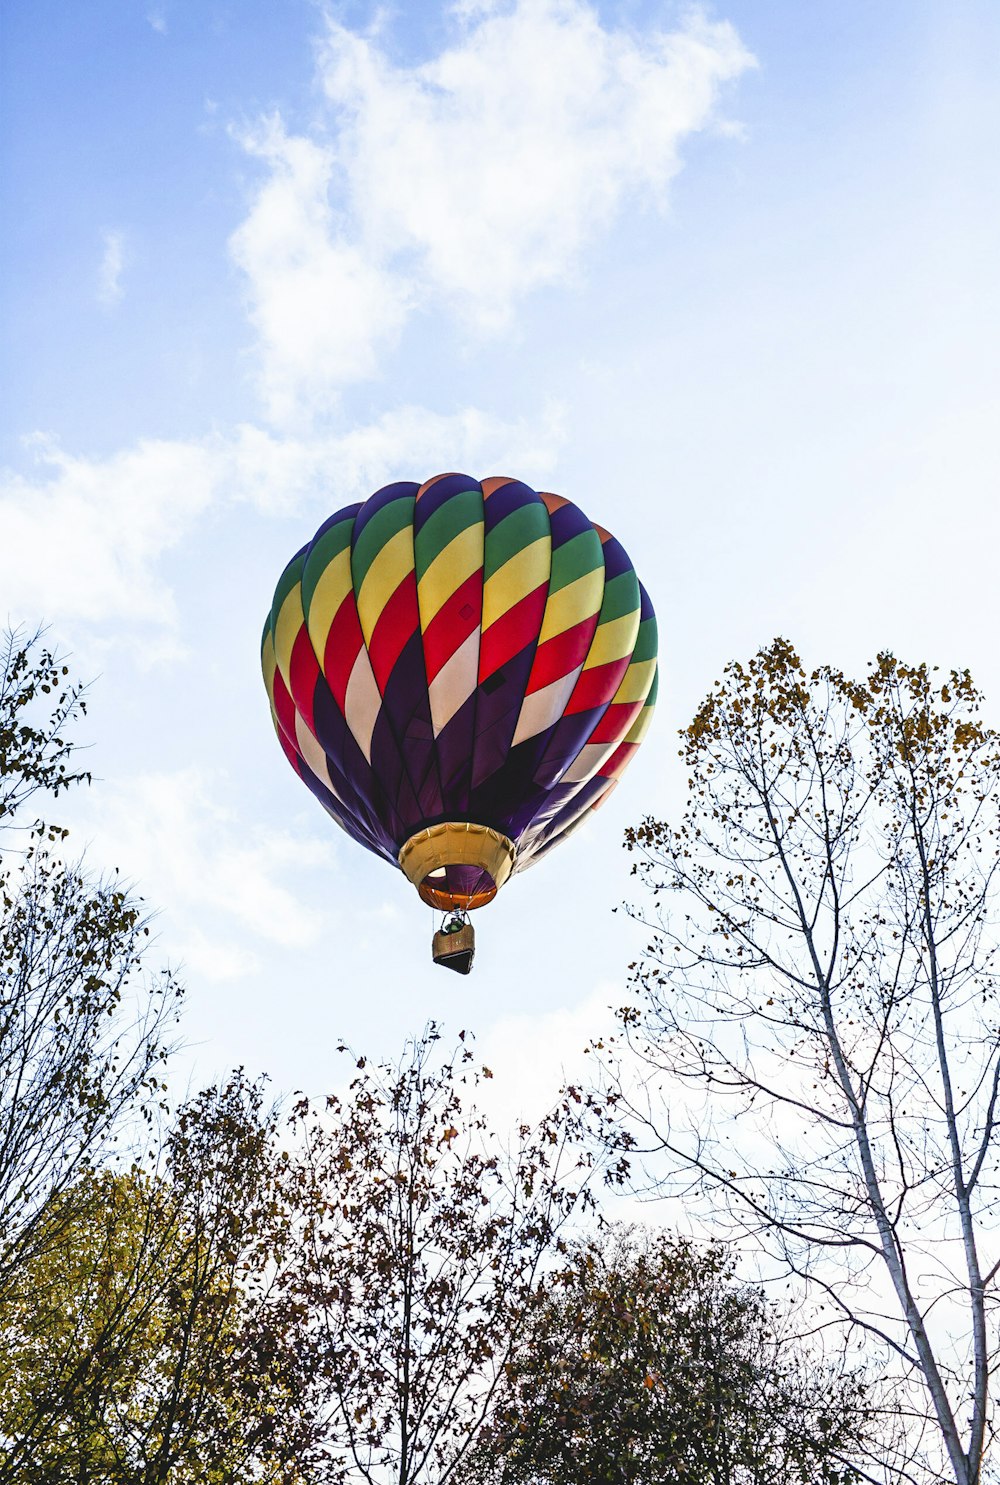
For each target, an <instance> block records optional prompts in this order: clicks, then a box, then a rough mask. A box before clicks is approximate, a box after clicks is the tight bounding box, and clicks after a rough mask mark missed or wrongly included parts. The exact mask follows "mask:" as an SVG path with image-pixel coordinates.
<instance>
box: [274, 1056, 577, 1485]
mask: <svg viewBox="0 0 1000 1485" xmlns="http://www.w3.org/2000/svg"><path fill="white" fill-rule="evenodd" d="M437 1040H438V1033H437V1032H436V1030H435V1029H434V1028H433V1027H431V1028H429V1030H428V1031H426V1032H425V1033H424V1035H423V1036H422V1037H421V1038H420V1039H419V1040H418V1041H416V1042H414V1043H412V1044H411V1045H410V1046H409V1047H408V1049H407V1052H406V1053H405V1055H404V1056H403V1058H402V1059H401V1061H400V1062H399V1064H398V1065H391V1064H381V1065H379V1066H373V1065H372V1064H371V1063H369V1062H367V1061H366V1059H365V1058H363V1057H359V1058H357V1059H356V1064H355V1069H354V1077H353V1079H352V1081H351V1084H350V1089H349V1091H348V1093H347V1095H346V1096H345V1097H344V1098H343V1099H340V1098H330V1099H328V1100H327V1102H326V1107H325V1108H320V1109H312V1108H310V1106H309V1105H308V1104H307V1103H302V1104H300V1105H299V1106H298V1108H297V1109H296V1111H295V1114H294V1119H293V1123H294V1128H295V1135H296V1139H295V1147H296V1148H297V1149H298V1150H299V1151H301V1152H302V1153H301V1156H300V1157H294V1156H293V1158H292V1164H291V1166H290V1172H291V1193H290V1197H289V1206H290V1207H291V1208H292V1210H294V1211H295V1212H296V1213H297V1220H298V1223H299V1227H298V1231H299V1233H300V1240H301V1243H300V1248H299V1259H298V1262H297V1263H293V1264H292V1265H291V1266H290V1268H289V1270H288V1271H287V1273H286V1274H285V1275H284V1276H283V1279H282V1284H283V1288H284V1293H285V1295H286V1297H287V1301H288V1303H289V1304H291V1305H294V1306H297V1307H300V1308H303V1309H304V1310H305V1311H306V1312H307V1313H308V1315H309V1316H310V1317H311V1318H310V1320H309V1321H308V1322H307V1325H306V1331H307V1336H308V1360H307V1362H306V1363H305V1364H304V1370H306V1371H311V1373H312V1375H313V1378H314V1388H313V1394H312V1396H313V1400H314V1403H313V1405H314V1407H315V1411H316V1413H317V1414H319V1413H321V1412H322V1410H323V1407H324V1403H325V1406H326V1426H325V1437H323V1438H321V1439H319V1441H318V1443H317V1446H316V1448H315V1449H314V1451H313V1452H312V1454H311V1456H310V1460H309V1478H310V1479H315V1480H327V1481H347V1480H350V1481H367V1482H371V1485H376V1482H378V1485H381V1482H383V1481H388V1480H393V1481H398V1485H418V1482H428V1485H448V1482H449V1481H460V1480H463V1479H464V1478H465V1475H464V1473H463V1471H464V1469H465V1466H466V1461H467V1459H468V1456H469V1454H470V1452H471V1449H472V1447H473V1445H474V1443H475V1440H476V1437H477V1435H478V1433H479V1431H480V1429H481V1428H482V1426H483V1424H484V1423H485V1421H486V1420H487V1419H488V1418H489V1417H490V1414H491V1411H492V1408H493V1405H494V1402H495V1399H496V1397H497V1393H498V1389H499V1387H500V1385H501V1382H502V1379H503V1377H504V1375H505V1372H504V1368H505V1364H506V1362H507V1361H508V1359H509V1357H510V1356H511V1355H512V1353H513V1351H514V1348H515V1347H516V1345H517V1342H518V1337H519V1328H520V1325H521V1323H522V1318H521V1317H522V1312H523V1309H524V1306H525V1304H526V1302H527V1300H528V1298H529V1297H530V1295H531V1293H532V1292H533V1289H534V1287H535V1285H536V1283H537V1281H538V1278H539V1275H540V1273H541V1271H542V1269H543V1267H544V1266H545V1265H546V1263H547V1262H550V1261H551V1257H552V1255H553V1254H554V1252H555V1251H556V1249H557V1247H558V1244H559V1241H560V1238H559V1234H560V1230H561V1228H562V1227H563V1225H564V1224H565V1222H566V1221H567V1219H568V1218H569V1216H570V1215H571V1213H572V1212H573V1211H574V1209H575V1208H577V1206H578V1205H579V1204H580V1203H581V1202H586V1187H587V1182H588V1179H589V1175H590V1171H589V1167H588V1163H587V1161H585V1160H584V1159H583V1158H582V1156H581V1154H580V1152H579V1149H578V1147H577V1145H576V1135H577V1133H578V1132H579V1120H578V1117H577V1115H576V1112H575V1110H576V1104H575V1103H574V1101H573V1096H572V1095H571V1096H569V1097H568V1098H567V1100H566V1102H565V1103H564V1104H562V1105H560V1106H559V1107H558V1108H557V1109H556V1110H554V1112H553V1113H552V1114H551V1115H550V1116H549V1117H548V1118H546V1119H545V1120H543V1121H542V1123H541V1124H540V1125H539V1126H538V1128H536V1129H532V1128H530V1127H529V1126H527V1125H523V1126H522V1127H521V1128H520V1131H519V1136H518V1140H517V1142H516V1143H515V1146H514V1148H513V1150H512V1151H507V1150H505V1149H504V1148H503V1147H502V1146H501V1145H500V1143H499V1142H498V1141H497V1140H496V1139H495V1138H493V1137H492V1136H491V1135H490V1134H489V1131H488V1130H487V1127H486V1123H485V1120H484V1119H483V1117H482V1115H481V1114H478V1113H477V1112H476V1111H475V1109H474V1108H472V1107H467V1097H468V1095H473V1094H474V1093H475V1089H476V1087H477V1086H478V1085H479V1082H480V1079H482V1078H489V1077H491V1076H492V1074H491V1073H490V1071H489V1069H488V1068H485V1067H483V1068H478V1069H477V1068H476V1067H475V1066H474V1064H473V1060H472V1053H471V1051H470V1050H469V1049H468V1047H465V1046H462V1047H461V1049H460V1050H459V1052H458V1054H457V1060H455V1059H453V1060H452V1061H441V1060H440V1059H438V1058H437V1056H436V1043H437ZM341 1051H346V1049H344V1048H341ZM576 1096H577V1097H578V1095H576Z"/></svg>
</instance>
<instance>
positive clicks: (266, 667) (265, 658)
mask: <svg viewBox="0 0 1000 1485" xmlns="http://www.w3.org/2000/svg"><path fill="white" fill-rule="evenodd" d="M260 668H261V670H262V671H263V672H264V685H265V686H266V688H267V699H268V701H269V702H270V703H271V715H272V716H274V672H275V671H276V670H277V668H278V662H277V661H276V660H275V658H274V638H273V636H272V634H271V630H270V627H269V628H268V629H267V630H266V632H265V634H264V640H263V643H262V644H261V647H260ZM274 725H275V727H277V725H278V719H277V717H276V716H275V717H274Z"/></svg>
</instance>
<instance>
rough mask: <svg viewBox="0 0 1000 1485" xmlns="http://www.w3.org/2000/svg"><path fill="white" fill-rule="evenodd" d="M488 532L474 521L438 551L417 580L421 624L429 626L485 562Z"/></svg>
mask: <svg viewBox="0 0 1000 1485" xmlns="http://www.w3.org/2000/svg"><path fill="white" fill-rule="evenodd" d="M484 551H485V532H484V528H483V523H482V521H474V522H473V524H472V525H471V526H466V528H465V530H464V531H460V532H459V533H458V535H457V536H455V537H453V538H452V540H451V541H450V542H449V543H448V545H447V546H446V547H444V548H443V550H442V551H440V552H438V554H437V556H436V557H435V558H434V561H433V562H432V563H431V565H430V566H429V567H428V569H427V571H426V572H425V573H424V575H423V577H422V578H421V579H420V581H419V583H418V584H417V603H418V605H419V608H420V627H421V629H423V630H426V628H427V626H428V624H429V623H430V622H431V620H432V619H433V617H434V615H435V614H436V613H437V612H438V610H439V609H440V608H441V607H442V605H443V604H445V603H447V601H448V599H449V598H450V597H451V595H452V594H453V593H454V592H456V591H457V589H459V588H460V587H461V586H462V584H463V583H464V582H465V581H466V580H467V579H468V578H470V577H471V576H472V574H473V573H474V572H478V570H479V568H481V567H482V565H483V555H484Z"/></svg>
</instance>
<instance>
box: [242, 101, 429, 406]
mask: <svg viewBox="0 0 1000 1485" xmlns="http://www.w3.org/2000/svg"><path fill="white" fill-rule="evenodd" d="M242 143H243V146H244V148H245V149H246V150H247V151H248V152H249V153H250V154H252V155H255V156H257V157H258V158H259V159H262V160H264V161H265V162H266V164H267V165H268V167H269V170H270V174H269V176H268V179H267V180H266V182H265V183H264V185H263V186H262V187H261V189H260V191H259V193H258V195H257V197H256V199H255V201H254V204H253V207H252V209H251V211H250V214H249V216H248V217H247V219H246V221H245V222H244V223H243V225H242V226H241V227H240V228H239V229H238V231H237V232H235V233H234V234H233V237H232V238H231V240H230V249H231V251H232V254H233V257H234V258H235V260H236V262H237V263H238V264H239V266H240V267H241V268H242V269H243V271H244V273H245V274H246V275H247V278H248V280H249V282H250V286H251V292H250V302H249V314H250V318H251V320H252V322H253V325H254V328H255V329H256V332H257V337H258V342H259V345H260V349H261V353H262V366H263V370H262V374H261V392H262V394H263V397H264V400H265V403H266V406H267V409H268V413H269V415H270V416H271V418H273V419H274V420H276V421H278V422H289V421H294V420H295V418H296V416H299V415H301V414H302V413H304V412H309V411H315V410H320V409H321V408H322V404H323V402H324V400H325V399H326V398H328V397H329V392H330V389H331V388H333V387H337V386H341V385H343V384H344V383H345V382H351V381H357V380H358V379H360V378H363V377H368V376H371V375H372V374H373V373H374V372H375V370H376V368H377V364H378V363H377V357H378V352H379V350H380V349H381V347H382V346H383V345H384V344H385V343H387V342H388V341H390V340H391V339H392V337H393V336H394V335H395V334H396V333H397V332H398V330H399V328H400V327H401V325H402V323H403V320H404V318H405V315H406V310H407V307H408V303H407V301H408V297H409V291H408V288H407V285H406V284H405V282H404V281H402V280H401V279H399V278H397V277H395V276H393V275H391V274H389V273H386V272H384V271H383V270H382V269H381V268H380V267H379V266H378V265H377V264H376V263H375V262H374V261H373V259H372V258H371V256H369V255H368V254H367V253H366V252H365V251H364V250H363V248H362V247H361V245H360V244H358V243H352V242H349V241H347V240H346V239H345V238H344V237H342V236H341V235H340V233H339V232H338V229H337V226H336V223H335V219H334V216H333V212H332V210H331V207H330V203H329V189H330V181H331V176H332V173H333V169H334V158H333V155H332V153H331V151H330V150H329V149H327V148H324V147H323V146H321V145H319V144H316V143H314V142H313V141H311V140H308V139H302V138H293V137H290V136H289V135H287V134H286V133H285V131H284V129H283V127H282V125H281V123H280V121H279V120H277V119H270V120H268V121H267V122H266V123H265V124H264V125H263V126H262V127H261V128H260V129H259V130H258V131H256V132H255V133H252V134H248V135H244V136H243V139H242Z"/></svg>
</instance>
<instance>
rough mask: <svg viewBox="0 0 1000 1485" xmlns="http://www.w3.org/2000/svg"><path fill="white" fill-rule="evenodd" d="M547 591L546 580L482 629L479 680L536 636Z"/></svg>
mask: <svg viewBox="0 0 1000 1485" xmlns="http://www.w3.org/2000/svg"><path fill="white" fill-rule="evenodd" d="M548 595H549V585H548V582H547V581H546V582H544V583H541V584H540V585H539V586H538V587H537V588H535V589H534V590H533V591H532V592H531V593H528V594H526V596H525V597H524V598H522V599H520V600H519V602H517V603H515V604H514V606H513V608H509V609H508V610H507V612H506V613H505V614H501V615H500V617H499V619H497V620H496V622H495V623H493V624H491V625H490V627H489V628H488V629H486V630H484V632H483V640H482V644H481V645H480V647H479V682H480V685H481V684H482V683H483V681H485V680H487V679H488V678H489V677H490V676H491V675H492V674H493V672H494V671H496V670H499V669H500V667H501V665H506V663H507V661H508V660H512V659H513V658H514V656H515V655H518V654H520V652H521V651H522V650H523V649H524V647H525V645H527V644H530V643H531V641H532V640H533V639H537V638H538V631H539V629H540V628H541V625H542V615H543V614H544V613H545V601H546V599H547V598H548Z"/></svg>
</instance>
